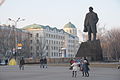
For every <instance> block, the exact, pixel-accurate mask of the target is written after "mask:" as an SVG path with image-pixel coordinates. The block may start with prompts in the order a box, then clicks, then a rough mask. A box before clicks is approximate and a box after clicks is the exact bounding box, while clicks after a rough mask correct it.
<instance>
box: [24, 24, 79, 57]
mask: <svg viewBox="0 0 120 80" xmlns="http://www.w3.org/2000/svg"><path fill="white" fill-rule="evenodd" d="M23 29H24V30H27V31H28V32H29V33H30V56H31V57H46V56H47V57H48V58H66V57H67V58H71V57H74V56H75V54H76V53H77V50H78V48H79V38H78V37H77V29H76V27H75V26H74V25H73V24H72V23H71V22H69V23H68V24H66V25H65V26H64V29H57V28H56V27H54V28H52V27H50V26H43V25H38V24H32V25H28V26H26V27H24V28H23Z"/></svg>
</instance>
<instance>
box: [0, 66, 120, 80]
mask: <svg viewBox="0 0 120 80" xmlns="http://www.w3.org/2000/svg"><path fill="white" fill-rule="evenodd" d="M0 80H120V70H118V69H115V68H100V67H92V68H90V76H89V77H82V73H81V72H80V71H79V72H78V75H77V77H76V78H73V77H72V72H71V71H70V70H69V67H65V66H48V68H44V69H43V68H39V65H25V70H21V71H20V70H19V67H18V66H0Z"/></svg>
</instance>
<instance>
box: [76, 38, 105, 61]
mask: <svg viewBox="0 0 120 80" xmlns="http://www.w3.org/2000/svg"><path fill="white" fill-rule="evenodd" d="M75 57H88V58H89V59H90V60H91V61H101V60H103V56H102V48H101V45H100V40H96V41H87V42H82V43H81V45H80V47H79V49H78V52H77V54H76V56H75Z"/></svg>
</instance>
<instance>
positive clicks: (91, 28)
mask: <svg viewBox="0 0 120 80" xmlns="http://www.w3.org/2000/svg"><path fill="white" fill-rule="evenodd" d="M98 20H99V19H98V16H97V13H95V12H93V8H92V7H89V12H88V13H87V14H86V17H85V21H84V32H88V40H89V41H91V33H93V40H96V33H97V28H96V24H97V22H98Z"/></svg>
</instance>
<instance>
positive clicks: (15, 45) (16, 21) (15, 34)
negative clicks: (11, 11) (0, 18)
mask: <svg viewBox="0 0 120 80" xmlns="http://www.w3.org/2000/svg"><path fill="white" fill-rule="evenodd" d="M8 20H9V21H12V22H14V26H13V34H14V47H13V51H12V52H13V54H14V55H15V59H16V53H17V44H18V43H17V30H16V28H17V23H18V22H20V21H24V20H25V19H20V18H18V19H17V20H13V19H11V18H8Z"/></svg>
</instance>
